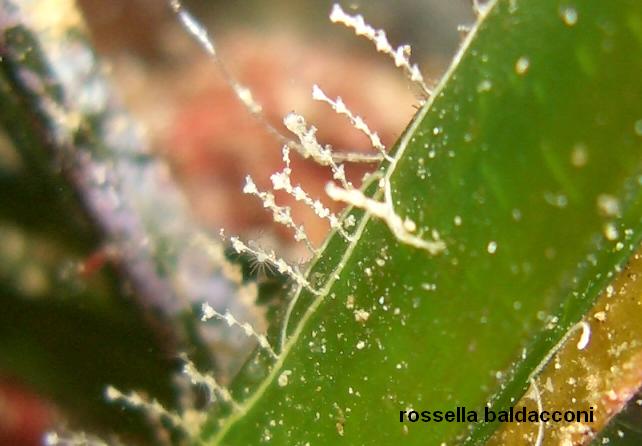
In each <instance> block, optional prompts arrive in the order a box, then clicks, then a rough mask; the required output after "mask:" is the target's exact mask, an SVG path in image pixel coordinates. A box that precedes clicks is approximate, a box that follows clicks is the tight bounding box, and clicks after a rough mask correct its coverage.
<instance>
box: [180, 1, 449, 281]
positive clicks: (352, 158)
mask: <svg viewBox="0 0 642 446" xmlns="http://www.w3.org/2000/svg"><path fill="white" fill-rule="evenodd" d="M170 5H171V6H172V9H173V10H174V11H175V12H176V14H177V15H178V16H179V18H180V20H181V21H182V23H183V25H184V26H185V28H186V29H187V30H188V31H189V32H190V33H191V34H192V35H193V36H194V37H195V38H196V40H197V41H198V42H199V43H200V44H201V45H202V46H203V47H204V48H205V50H206V51H207V53H208V54H209V55H210V56H211V57H212V58H213V59H214V61H215V62H216V64H217V65H218V67H219V68H220V71H221V72H222V74H223V75H224V77H225V80H226V81H227V82H228V84H229V85H230V86H231V88H232V90H233V91H234V92H235V94H236V96H237V97H238V99H239V100H240V101H241V102H242V103H243V104H244V106H245V107H246V108H247V109H248V110H249V112H250V113H251V114H252V115H254V116H256V117H257V118H258V119H259V120H260V121H261V122H262V123H263V124H264V126H265V127H266V128H267V130H268V131H269V132H270V133H272V134H274V135H276V136H277V137H278V139H279V140H280V141H281V142H282V143H283V145H284V147H283V159H284V161H285V163H286V166H285V168H284V170H282V171H281V172H278V173H275V174H274V175H272V177H271V180H272V184H273V189H274V190H275V191H277V190H283V191H285V192H286V193H288V194H289V195H291V196H293V197H294V198H295V200H297V201H300V202H303V203H304V204H306V205H307V206H309V207H311V208H312V209H313V211H314V212H315V214H316V215H317V216H319V217H320V218H322V219H327V221H329V223H330V227H331V228H332V229H334V230H336V231H337V232H339V233H340V234H341V235H342V236H343V237H344V239H346V240H349V241H352V239H351V237H350V235H349V234H348V233H347V232H346V230H345V227H346V226H347V225H344V224H342V222H341V221H340V219H339V218H338V217H337V216H335V215H334V214H333V213H331V212H330V211H329V210H328V209H327V208H326V207H325V206H324V205H323V204H322V203H321V202H320V201H319V200H317V199H313V198H311V197H310V196H309V194H307V193H306V192H305V191H304V189H303V188H302V187H301V186H298V185H297V186H296V187H295V186H293V185H292V182H291V179H290V178H291V177H290V174H291V172H292V170H291V168H290V160H289V153H290V150H295V151H296V152H298V153H299V154H300V155H301V156H302V157H304V158H306V159H312V160H313V161H315V162H316V163H318V164H320V165H322V166H326V167H329V168H330V170H331V172H332V176H333V178H334V180H336V181H337V182H339V184H340V185H341V187H337V186H336V185H334V184H330V185H328V187H327V193H328V195H329V196H330V198H332V199H334V200H336V201H340V202H344V203H347V204H349V205H353V206H356V207H359V208H362V209H364V210H366V211H367V212H370V213H371V214H372V215H374V216H376V217H379V218H381V219H383V220H384V221H385V222H386V224H387V225H388V227H389V228H390V229H391V231H392V232H393V234H394V235H395V236H396V237H397V238H398V239H399V241H401V242H402V243H406V244H409V245H411V246H414V247H417V248H419V249H424V250H426V251H428V252H430V253H431V254H436V253H438V252H440V251H442V250H443V249H444V247H445V246H444V243H443V242H442V241H441V240H439V239H438V234H437V233H436V232H435V231H433V239H434V240H424V239H422V238H420V237H418V236H417V235H415V234H414V232H415V231H416V225H415V224H414V222H412V220H410V219H407V218H406V219H403V218H401V217H400V216H399V215H398V214H396V213H395V211H394V206H393V202H392V196H391V195H392V193H391V187H390V181H389V179H388V178H386V179H384V180H383V183H382V184H383V185H382V187H383V189H384V202H379V201H376V200H373V199H370V198H367V197H366V196H365V195H364V194H363V193H362V192H361V191H359V190H357V189H355V188H354V187H353V185H352V184H351V183H350V182H349V181H348V179H347V176H346V172H345V167H344V165H343V164H342V163H341V161H347V162H372V161H380V160H382V159H386V160H387V161H389V162H393V159H392V158H391V157H390V156H389V155H388V154H387V152H386V147H385V146H384V144H383V143H382V142H381V139H380V137H379V135H378V134H377V133H376V132H374V131H372V130H371V129H370V127H369V126H368V125H367V124H366V122H365V120H364V119H363V118H362V117H360V116H358V115H356V114H354V113H353V112H352V111H350V109H349V108H348V107H347V106H346V104H345V103H344V101H343V100H342V99H341V98H340V97H338V98H336V99H334V100H333V99H330V98H329V97H328V96H327V95H326V94H325V93H324V92H323V90H322V89H321V88H320V87H319V86H317V85H314V87H313V89H312V98H313V99H314V100H317V101H321V102H325V103H326V104H328V105H330V107H331V108H332V109H333V110H334V111H335V112H336V113H337V114H339V115H342V116H345V117H347V118H348V120H349V121H350V123H351V124H352V126H353V127H354V128H355V129H356V130H358V131H359V132H361V133H363V134H364V135H366V137H367V138H368V139H369V141H370V144H371V146H372V147H373V148H374V149H375V150H376V151H377V152H378V153H377V154H360V153H347V154H346V153H341V152H334V151H333V150H332V148H331V147H330V146H329V145H322V144H320V143H319V141H318V140H317V138H316V131H317V129H316V127H314V126H308V124H307V123H306V121H305V119H304V118H303V116H301V115H299V114H297V113H294V112H292V113H289V114H288V115H287V116H285V118H284V120H283V123H284V125H285V127H286V128H287V129H288V130H289V131H290V132H291V133H292V134H293V135H294V136H296V139H292V138H290V137H288V136H286V135H284V134H282V133H281V132H280V131H278V130H277V129H276V128H275V127H273V126H272V125H271V124H270V123H269V122H268V121H267V119H266V118H265V116H264V115H263V108H262V106H261V105H260V104H259V103H258V102H257V101H256V100H255V99H254V97H253V95H252V92H251V91H250V90H249V89H248V88H247V87H245V86H243V85H241V84H240V83H239V82H237V81H236V79H235V78H234V77H233V76H232V75H231V74H230V72H229V71H228V70H227V69H226V67H225V65H224V64H223V63H222V61H221V59H220V58H219V57H218V56H217V53H216V49H215V46H214V43H213V40H212V39H211V37H210V36H209V35H208V33H207V31H206V30H205V28H204V27H203V26H202V25H200V24H199V23H198V22H197V21H196V19H195V18H194V17H193V16H192V15H191V14H190V13H189V12H188V11H187V10H185V9H184V8H183V6H182V5H181V3H180V1H179V0H171V1H170ZM330 20H331V21H332V22H334V23H340V24H343V25H345V26H347V27H349V28H351V29H353V30H354V32H355V33H356V34H357V35H362V36H365V37H366V38H367V39H369V40H371V41H372V42H373V43H374V44H375V46H376V49H377V51H379V52H382V53H384V54H386V55H388V56H390V57H391V58H392V59H393V61H394V63H395V65H396V66H397V67H399V68H401V69H403V71H404V72H405V73H406V75H407V76H408V78H409V79H410V80H411V81H412V82H414V83H416V84H418V85H419V86H420V87H421V89H422V90H423V92H424V94H425V95H431V94H432V91H431V90H430V88H428V86H427V84H426V82H425V80H424V78H423V76H422V74H421V71H420V70H419V67H418V66H417V65H416V64H411V62H410V54H411V49H410V46H408V45H402V46H399V47H398V48H396V49H395V48H393V47H392V45H391V44H390V42H389V41H388V38H387V37H386V33H385V31H383V30H377V29H375V28H373V27H372V26H370V25H369V24H367V23H366V22H365V20H364V19H363V17H362V16H361V15H356V16H351V15H349V14H346V13H345V12H344V11H343V9H341V7H340V6H339V5H337V4H335V5H334V6H333V8H332V11H331V13H330ZM243 190H244V192H245V193H248V194H251V195H255V196H257V197H258V198H259V199H261V201H262V202H263V206H264V207H265V208H267V209H269V210H270V211H271V212H272V216H273V218H274V220H275V222H277V223H280V224H283V225H285V226H286V227H288V228H289V229H291V230H293V231H294V234H295V235H294V238H295V240H296V241H297V242H303V243H305V245H306V247H307V248H308V250H309V251H310V252H311V253H312V254H313V255H314V254H316V252H317V251H316V249H315V247H314V246H312V243H311V242H310V239H309V237H308V236H307V234H306V232H305V229H304V227H303V226H302V225H297V224H296V223H295V222H294V220H293V218H292V213H291V209H290V208H289V207H286V206H280V205H277V204H276V199H275V196H274V194H273V193H272V192H270V191H261V190H259V189H258V187H257V186H256V184H255V183H254V181H253V180H252V178H251V177H249V176H248V177H247V178H246V184H245V187H244V189H243ZM231 242H232V245H233V247H234V249H235V250H236V251H237V252H238V253H245V254H250V255H252V256H254V257H255V258H256V259H257V261H259V262H260V263H266V264H268V265H272V266H274V267H275V268H276V269H277V270H278V271H279V272H281V273H284V274H287V275H288V276H290V277H291V278H292V279H293V280H294V281H295V282H296V283H297V284H298V285H299V286H302V287H304V288H306V289H308V290H311V291H313V292H315V293H316V291H315V290H313V289H312V287H311V286H310V284H309V283H308V281H307V280H306V279H305V277H304V276H303V275H302V274H301V273H300V272H299V271H298V270H297V269H296V268H295V267H292V266H290V265H288V264H287V263H286V262H285V261H284V260H283V259H280V258H277V257H276V255H275V254H274V253H273V252H270V253H266V252H263V251H262V250H259V249H252V248H249V247H248V246H247V245H245V244H244V243H243V242H241V241H240V240H239V239H238V238H232V239H231Z"/></svg>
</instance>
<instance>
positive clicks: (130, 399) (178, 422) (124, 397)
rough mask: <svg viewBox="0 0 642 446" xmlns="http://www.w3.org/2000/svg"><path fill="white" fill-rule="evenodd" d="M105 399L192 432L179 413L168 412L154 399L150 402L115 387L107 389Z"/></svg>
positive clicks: (133, 393)
mask: <svg viewBox="0 0 642 446" xmlns="http://www.w3.org/2000/svg"><path fill="white" fill-rule="evenodd" d="M105 399H107V401H110V402H120V403H122V404H124V405H125V406H127V407H128V408H130V409H134V410H139V411H141V412H143V413H145V414H146V415H147V416H149V417H151V418H152V419H155V420H157V421H160V420H165V421H167V422H169V423H170V424H171V425H172V426H173V427H175V428H178V429H181V430H183V431H185V432H188V433H189V432H190V428H189V426H187V425H186V424H185V423H184V420H183V418H182V417H181V416H180V415H178V414H177V413H175V412H173V411H170V410H167V409H166V408H165V407H163V405H162V404H161V403H159V402H158V401H157V400H155V399H153V400H151V401H148V400H147V399H145V398H143V397H142V396H141V395H139V394H138V393H136V392H129V393H127V394H125V393H122V392H121V391H120V390H118V389H116V388H115V387H113V386H108V387H107V388H106V389H105Z"/></svg>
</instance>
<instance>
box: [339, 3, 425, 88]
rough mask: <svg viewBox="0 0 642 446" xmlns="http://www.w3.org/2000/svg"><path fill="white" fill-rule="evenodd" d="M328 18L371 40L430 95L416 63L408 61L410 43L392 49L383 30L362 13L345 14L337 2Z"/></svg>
mask: <svg viewBox="0 0 642 446" xmlns="http://www.w3.org/2000/svg"><path fill="white" fill-rule="evenodd" d="M330 20H331V21H332V22H333V23H341V24H343V25H345V26H347V27H348V28H352V29H353V30H354V33H355V34H356V35H358V36H364V37H366V38H367V39H368V40H370V41H371V42H373V43H374V44H375V46H376V48H377V51H379V52H380V53H384V54H387V55H388V56H390V57H391V58H392V59H393V60H394V62H395V65H396V66H397V67H399V68H401V69H403V70H404V72H405V73H406V75H407V76H408V78H409V79H410V80H411V81H412V82H414V83H416V84H417V85H419V87H421V89H422V91H423V93H424V94H425V95H426V96H431V95H432V90H431V89H430V88H428V85H426V82H425V81H424V77H423V75H422V74H421V71H420V70H419V67H418V66H417V64H411V63H410V54H411V53H412V50H411V48H410V45H401V46H399V47H397V49H394V48H393V47H392V45H391V44H390V42H389V41H388V37H387V36H386V32H385V31H384V30H382V29H374V28H373V27H372V26H370V25H369V24H367V23H366V22H365V20H364V19H363V16H362V15H355V16H352V15H349V14H346V13H345V12H344V11H343V9H342V8H341V6H339V5H338V4H334V6H333V7H332V12H331V13H330Z"/></svg>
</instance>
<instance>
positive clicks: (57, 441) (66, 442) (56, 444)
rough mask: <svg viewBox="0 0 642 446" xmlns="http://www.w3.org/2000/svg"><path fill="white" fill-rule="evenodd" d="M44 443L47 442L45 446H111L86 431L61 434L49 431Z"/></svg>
mask: <svg viewBox="0 0 642 446" xmlns="http://www.w3.org/2000/svg"><path fill="white" fill-rule="evenodd" d="M43 444H45V446H110V445H109V444H108V443H106V442H104V441H103V440H101V439H100V438H98V437H95V436H93V435H92V436H89V435H87V434H85V433H84V432H78V433H73V434H69V435H59V434H58V433H56V432H49V433H47V434H46V435H45V437H44V439H43ZM111 446H114V445H111Z"/></svg>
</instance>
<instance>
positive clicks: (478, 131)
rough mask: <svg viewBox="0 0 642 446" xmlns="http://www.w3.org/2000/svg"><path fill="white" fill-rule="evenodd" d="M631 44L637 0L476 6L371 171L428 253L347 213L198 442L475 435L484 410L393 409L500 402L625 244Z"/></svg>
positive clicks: (640, 34)
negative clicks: (351, 230) (427, 243)
mask: <svg viewBox="0 0 642 446" xmlns="http://www.w3.org/2000/svg"><path fill="white" fill-rule="evenodd" d="M641 50H642V3H640V2H638V1H633V0H630V1H627V0H615V1H611V2H608V4H607V3H605V2H602V1H597V0H587V1H569V0H564V1H560V0H520V1H517V0H499V1H491V2H490V3H489V6H488V9H487V12H486V13H485V14H483V16H482V18H481V19H480V22H479V24H478V25H477V26H476V28H475V29H474V30H473V31H472V33H471V35H470V36H469V37H468V39H467V40H466V42H465V43H464V49H463V51H462V52H461V53H460V55H458V56H457V58H456V60H455V62H454V64H453V67H452V68H451V69H450V70H449V72H448V73H447V75H446V76H445V78H444V80H443V81H442V82H441V84H440V85H439V87H438V89H437V92H436V95H435V96H434V98H432V99H431V100H430V101H428V103H427V104H426V105H425V106H424V107H423V108H422V109H421V111H420V112H419V113H418V115H417V117H416V118H415V120H414V121H413V123H412V124H411V125H410V126H409V128H408V129H407V131H406V132H405V134H404V135H403V136H402V138H401V140H400V141H399V143H398V144H397V146H396V152H395V153H396V155H395V161H394V162H393V163H391V164H390V165H389V166H383V167H382V169H383V170H382V172H383V173H384V175H386V178H390V181H391V184H392V193H393V200H394V205H395V210H396V212H397V213H398V214H399V215H400V216H401V217H402V218H405V217H409V218H411V219H412V220H413V221H414V222H415V223H416V224H417V234H418V235H420V236H422V237H424V238H426V239H429V238H430V235H431V233H432V231H433V230H434V231H438V233H439V235H440V238H441V239H442V240H443V241H445V243H446V246H447V249H446V251H445V252H443V253H441V254H439V255H430V254H429V253H427V252H426V251H423V250H419V249H416V248H414V247H411V246H408V245H406V244H402V243H399V241H398V240H397V239H396V238H395V237H394V235H393V234H392V233H391V231H390V230H389V228H388V227H387V226H386V225H385V224H384V223H383V222H382V221H380V220H378V219H377V218H374V217H372V216H370V215H367V214H363V213H362V212H358V211H353V212H354V214H355V215H356V216H357V217H358V218H357V226H356V234H355V235H356V241H354V242H346V241H344V240H343V239H342V238H341V237H339V236H338V235H336V234H335V235H334V236H333V237H332V238H331V239H330V240H329V241H328V243H327V244H326V247H325V249H324V252H323V254H322V255H321V256H320V258H319V259H318V260H317V261H316V262H315V263H314V264H313V265H312V267H311V269H310V271H309V273H308V277H309V279H310V281H311V282H312V283H313V286H314V287H315V288H316V289H318V290H321V292H322V293H321V294H322V296H321V297H318V296H315V295H313V294H312V293H310V292H308V291H305V290H300V291H299V292H298V293H297V294H296V295H295V296H294V300H293V304H292V309H291V312H289V313H288V314H287V315H286V317H285V327H284V329H283V333H284V334H285V336H284V337H283V340H284V342H283V345H282V351H281V355H280V357H279V359H278V360H277V361H276V362H275V363H274V364H271V363H270V361H269V360H268V359H266V358H265V355H262V354H260V353H259V354H258V356H257V358H256V359H255V360H254V361H252V362H251V363H249V364H248V366H247V367H246V370H245V373H244V374H242V375H241V376H240V377H239V378H238V379H237V381H236V383H235V385H234V386H233V389H232V390H233V392H234V395H235V396H236V398H237V399H238V400H239V401H241V405H240V408H238V409H229V410H225V409H224V408H222V409H220V410H215V411H214V412H213V415H212V420H211V423H210V424H209V425H208V427H207V428H206V429H205V430H204V432H203V436H202V439H203V440H205V443H206V444H226V445H249V444H252V445H254V444H260V443H261V442H265V441H269V442H270V444H284V445H304V444H310V445H324V444H347V445H356V444H394V443H395V442H403V444H408V445H410V444H417V445H427V444H429V445H433V444H434V445H438V444H440V443H441V442H447V443H448V444H451V443H453V442H461V441H468V443H470V444H482V443H483V442H484V440H485V439H486V438H487V437H488V436H489V435H490V434H491V433H492V431H493V430H494V429H495V428H496V426H495V425H490V424H489V425H483V424H477V425H469V424H468V423H456V422H452V423H447V422H441V423H435V422H432V423H400V422H399V412H400V411H403V410H409V409H411V408H413V409H415V410H419V411H421V410H430V411H436V410H442V411H445V410H452V409H455V408H456V407H458V406H465V407H466V408H467V409H468V410H477V411H480V410H482V409H483V407H484V406H485V405H486V404H487V403H490V404H492V405H493V407H495V408H496V409H498V408H506V407H508V406H509V405H510V403H511V401H512V400H515V399H518V398H519V397H520V396H521V395H522V394H523V393H524V391H525V389H526V387H527V386H528V376H529V375H530V373H532V372H533V370H535V369H536V368H537V366H538V365H539V364H540V362H541V361H542V359H543V358H544V357H546V355H547V353H548V352H549V350H550V349H551V348H552V347H553V346H554V345H555V344H556V343H557V342H558V341H559V340H560V338H561V337H562V336H563V335H564V334H565V333H566V332H567V331H568V329H569V327H571V326H573V325H574V324H575V323H576V322H577V321H578V320H580V319H581V317H582V316H583V315H584V314H585V313H586V312H587V311H588V309H589V308H590V307H591V305H592V303H593V302H594V300H595V298H596V297H597V295H598V294H599V292H600V291H602V290H603V289H604V287H605V286H606V284H608V283H609V281H610V277H611V275H612V273H613V272H614V271H615V269H616V268H617V267H618V266H620V265H622V264H623V263H624V262H625V261H626V260H627V258H628V257H629V256H630V254H631V253H632V252H633V251H634V250H636V249H637V247H638V245H639V241H640V237H641V236H642V224H641V221H640V217H641V216H642V196H641V194H640V183H639V178H640V174H641V173H642V151H640V149H641V148H642V101H640V98H642V82H641V81H640V73H641V72H642V59H641V58H640V57H639V55H640V54H641ZM367 190H368V192H369V193H370V194H371V195H372V196H373V197H375V198H377V199H382V198H381V195H382V194H381V191H380V190H379V189H378V188H377V182H376V181H375V182H373V183H372V184H371V185H370V186H369V187H368V188H367ZM357 310H364V311H366V312H368V314H369V317H368V318H367V320H366V321H365V322H364V321H361V322H359V321H357V320H356V319H357V318H356V317H355V311H357ZM272 337H273V339H274V342H275V343H276V344H277V345H278V344H279V339H280V332H279V331H278V330H277V331H275V333H273V336H272ZM228 413H229V414H228ZM226 414H228V415H227V417H225V416H226Z"/></svg>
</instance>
